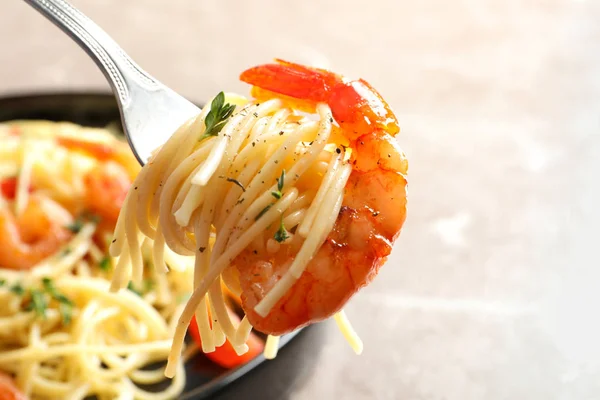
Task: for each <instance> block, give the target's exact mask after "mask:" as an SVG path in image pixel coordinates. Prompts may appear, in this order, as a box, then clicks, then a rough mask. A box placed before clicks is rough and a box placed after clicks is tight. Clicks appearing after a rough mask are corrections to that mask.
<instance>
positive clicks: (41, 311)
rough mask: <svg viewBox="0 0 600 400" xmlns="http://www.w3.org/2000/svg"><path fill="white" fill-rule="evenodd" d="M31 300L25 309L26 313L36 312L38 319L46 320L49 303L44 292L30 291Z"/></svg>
mask: <svg viewBox="0 0 600 400" xmlns="http://www.w3.org/2000/svg"><path fill="white" fill-rule="evenodd" d="M29 293H30V296H31V299H30V301H29V304H27V306H26V307H25V310H26V311H32V310H33V311H34V312H35V314H36V315H37V316H38V317H42V318H46V309H47V308H48V301H47V300H46V296H44V292H42V291H41V290H39V289H31V290H30V291H29Z"/></svg>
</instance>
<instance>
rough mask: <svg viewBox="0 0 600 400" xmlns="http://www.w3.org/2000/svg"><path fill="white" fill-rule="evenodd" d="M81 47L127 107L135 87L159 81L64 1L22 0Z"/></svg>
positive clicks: (155, 85) (152, 87) (153, 86)
mask: <svg viewBox="0 0 600 400" xmlns="http://www.w3.org/2000/svg"><path fill="white" fill-rule="evenodd" d="M25 2H26V3H28V4H29V5H31V6H32V7H33V8H35V9H36V10H37V11H39V12H40V13H41V14H42V15H44V16H45V17H46V18H48V19H49V20H50V21H51V22H52V23H54V24H55V25H56V26H58V27H59V28H60V29H62V30H63V31H64V32H65V33H66V34H67V35H69V36H70V37H71V38H72V39H73V40H75V42H77V44H79V46H80V47H81V48H83V49H84V50H85V51H86V52H87V53H88V54H89V55H90V56H91V57H92V59H93V60H94V62H95V63H96V64H97V65H98V67H99V68H100V69H101V70H102V72H103V73H104V76H105V77H106V79H107V80H108V82H109V83H110V86H111V88H112V90H113V92H114V94H115V96H116V97H117V99H118V100H119V102H120V103H121V106H122V107H127V105H129V102H130V101H131V92H132V90H135V86H142V87H143V88H145V89H147V90H152V89H154V88H157V87H158V86H160V84H159V83H158V81H156V80H155V79H154V78H152V77H151V76H150V75H148V73H146V72H145V71H144V70H143V69H141V68H140V67H139V66H138V65H137V64H135V63H134V62H133V60H131V58H129V57H128V56H127V55H126V54H125V52H124V51H123V49H121V48H120V47H119V45H117V44H116V43H115V41H114V40H112V39H111V38H110V36H109V35H108V34H107V33H106V32H104V30H102V28H100V27H99V26H98V25H96V24H95V23H94V22H92V21H91V20H90V19H89V18H88V17H86V16H85V15H84V14H83V13H82V12H81V11H79V10H77V9H76V8H75V7H73V6H72V5H71V4H69V3H68V2H66V1H65V0H25Z"/></svg>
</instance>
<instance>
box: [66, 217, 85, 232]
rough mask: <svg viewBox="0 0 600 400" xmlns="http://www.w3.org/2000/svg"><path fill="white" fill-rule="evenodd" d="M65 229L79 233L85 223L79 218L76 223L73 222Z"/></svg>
mask: <svg viewBox="0 0 600 400" xmlns="http://www.w3.org/2000/svg"><path fill="white" fill-rule="evenodd" d="M65 228H67V229H68V230H70V231H71V232H73V233H79V231H80V230H81V228H83V221H82V220H81V218H77V219H76V220H75V221H73V222H71V223H70V224H69V225H67V226H66V227H65Z"/></svg>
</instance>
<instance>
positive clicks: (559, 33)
mask: <svg viewBox="0 0 600 400" xmlns="http://www.w3.org/2000/svg"><path fill="white" fill-rule="evenodd" d="M73 3H74V4H75V5H76V6H78V7H80V8H81V9H82V10H83V11H84V12H85V13H86V14H88V15H89V16H90V17H91V18H93V19H94V20H96V21H97V22H98V23H99V24H100V25H101V26H103V27H104V28H105V29H106V30H107V31H108V32H109V33H110V34H111V35H113V36H114V38H115V39H116V40H117V41H118V42H119V43H120V44H122V46H123V47H124V48H125V50H126V51H128V52H129V53H130V54H131V55H132V56H133V58H134V59H135V60H136V61H137V62H138V63H139V64H140V65H142V66H143V67H144V68H145V69H147V70H148V71H149V72H150V73H152V74H154V75H155V76H156V77H157V78H158V79H160V80H161V81H163V82H164V83H165V84H167V85H169V86H171V87H172V88H174V89H175V90H177V91H179V92H181V93H182V94H184V95H186V96H188V97H189V98H191V99H194V100H200V101H201V100H203V99H206V98H208V97H210V96H212V95H214V94H215V93H216V92H217V91H219V90H222V89H224V90H229V91H240V92H242V93H247V88H246V87H245V86H244V85H242V84H241V83H239V82H238V81H237V76H238V74H239V72H240V71H242V70H243V69H244V68H245V67H248V66H251V65H254V64H258V63H262V62H266V61H269V60H270V59H272V58H274V57H282V58H288V59H292V60H294V61H299V62H303V63H310V64H315V65H318V66H322V67H328V68H332V69H334V70H336V71H339V72H344V73H346V74H347V75H350V76H354V77H359V76H360V77H363V78H365V79H367V80H368V81H369V82H371V83H372V84H373V85H374V86H375V87H377V88H378V89H380V91H381V92H382V93H383V95H384V97H385V98H386V99H387V100H388V101H389V102H390V104H391V105H392V107H394V108H395V110H396V111H397V114H398V117H399V119H400V122H401V125H402V129H403V132H402V134H401V135H400V136H399V139H398V140H399V142H400V143H401V145H402V146H403V148H404V150H405V151H406V153H407V154H408V157H409V160H410V162H411V167H410V168H411V169H410V192H409V196H410V197H409V207H410V208H409V215H408V219H407V222H406V225H405V228H404V231H403V233H402V235H401V237H400V239H399V241H398V244H397V246H396V248H395V250H394V253H393V256H392V257H391V258H390V260H389V262H388V264H387V265H386V266H385V267H384V268H383V269H382V270H381V273H380V276H379V277H378V279H377V280H376V281H375V282H374V283H373V284H372V285H371V286H370V287H368V288H366V289H365V290H363V291H362V293H361V294H360V295H359V296H357V297H356V298H355V299H353V300H352V301H351V302H350V304H349V305H348V307H347V313H348V315H349V317H350V318H351V321H352V322H353V324H354V326H355V328H356V330H357V331H358V332H359V333H360V335H361V337H362V339H363V340H364V343H365V351H364V354H363V355H362V356H360V357H357V356H355V355H354V354H353V353H352V351H351V350H350V348H349V347H348V346H347V344H346V343H345V342H344V340H343V338H342V336H341V335H340V334H339V333H338V332H337V330H336V327H335V324H333V323H332V322H327V323H325V324H323V325H322V326H320V327H318V328H317V330H316V332H317V333H315V334H312V333H311V335H312V336H311V337H312V339H311V340H312V342H311V343H313V344H314V346H315V348H314V349H312V350H310V351H308V352H307V353H306V356H305V360H306V363H304V364H302V366H301V368H300V369H299V370H293V371H290V372H293V375H294V379H291V380H288V381H285V387H280V386H282V384H283V383H284V382H273V383H272V384H273V385H275V389H273V388H272V389H271V390H270V392H273V393H276V394H274V395H272V397H273V398H289V399H300V400H302V399H406V400H413V399H414V400H426V399H427V400H442V399H443V400H471V399H490V400H500V399H540V400H541V399H544V400H545V399H548V400H554V399H561V400H562V399H575V400H579V399H581V400H586V399H598V398H600V379H599V378H600V344H599V341H598V338H599V337H600V324H599V323H598V300H599V299H600V295H599V294H598V290H597V288H598V286H599V285H600V282H599V279H598V278H600V273H599V272H598V269H599V268H600V257H599V255H598V247H599V245H598V242H599V235H598V223H599V222H600V211H599V204H600V190H599V187H600V182H599V179H598V177H597V174H598V172H600V158H599V156H600V73H599V71H600V24H599V23H598V21H599V20H600V3H598V2H597V1H594V0H579V1H576V0H570V1H566V0H564V1H562V0H561V1H559V0H542V1H533V0H531V1H517V0H506V1H502V0H488V1H483V0H455V1H452V2H448V1H443V0H424V1H419V2H412V1H398V0H381V1H370V2H364V1H350V0H348V1H341V0H340V1H324V2H319V3H318V2H309V1H293V2H292V1H276V0H272V1H267V0H254V1H233V0H224V1H214V0H174V1H170V2H167V1H163V0H136V1H133V0H127V1H125V0H123V1H120V0H77V1H75V0H74V1H73ZM0 52H1V55H0V94H4V93H20V92H26V91H38V90H51V89H89V88H91V89H107V88H108V86H107V84H106V82H105V81H104V79H103V77H102V75H101V74H100V72H98V71H97V70H96V68H95V66H94V64H93V63H92V62H91V61H90V60H88V59H87V58H86V56H85V55H84V53H83V52H82V51H80V50H79V49H78V48H77V47H76V45H75V44H74V43H72V42H71V41H70V40H69V39H68V38H67V37H66V36H63V34H62V33H60V32H59V31H58V30H57V29H56V28H54V27H53V26H52V25H50V23H48V22H47V21H46V20H44V19H43V18H42V17H41V16H39V15H37V14H36V13H35V12H34V11H33V10H31V9H29V8H28V7H27V6H26V5H25V4H24V3H23V2H22V1H19V0H2V11H1V12H0ZM309 347H310V346H309ZM270 392H269V393H270ZM265 393H266V392H265ZM265 396H266V397H267V395H266V394H265Z"/></svg>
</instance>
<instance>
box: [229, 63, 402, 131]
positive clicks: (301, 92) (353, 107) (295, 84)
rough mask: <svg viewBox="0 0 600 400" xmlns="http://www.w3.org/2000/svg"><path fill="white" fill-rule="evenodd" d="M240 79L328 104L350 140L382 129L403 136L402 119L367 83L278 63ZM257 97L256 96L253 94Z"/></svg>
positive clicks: (312, 69)
mask: <svg viewBox="0 0 600 400" xmlns="http://www.w3.org/2000/svg"><path fill="white" fill-rule="evenodd" d="M275 61H276V62H277V63H276V64H263V65H259V66H256V67H253V68H250V69H247V70H246V71H244V72H242V74H241V75H240V80H242V81H243V82H246V83H249V84H251V85H253V86H254V87H258V88H260V89H263V90H266V91H269V92H272V93H274V94H279V95H283V96H287V97H291V98H294V99H298V100H303V101H307V102H311V103H327V104H328V105H329V107H330V108H331V111H332V113H333V117H334V118H335V120H336V121H337V122H338V123H339V124H340V126H341V127H342V128H344V129H345V131H346V132H347V133H348V135H349V137H350V138H356V137H358V136H360V135H364V134H366V133H368V132H371V131H373V130H374V129H380V130H383V131H385V132H386V133H388V134H390V135H392V136H393V135H396V134H397V133H398V132H400V127H399V126H398V119H397V118H396V116H395V115H394V113H393V111H392V109H391V108H390V106H389V105H388V104H387V103H386V101H385V100H384V99H383V97H382V96H381V95H380V94H379V93H378V92H377V91H376V90H375V89H374V88H373V87H372V86H371V85H370V84H369V83H368V82H366V81H365V80H363V79H359V80H349V79H346V78H344V77H342V76H341V75H338V74H335V73H333V72H330V71H327V70H324V69H320V68H312V67H306V66H304V65H300V64H296V63H293V62H289V61H283V60H279V59H277V60H275ZM253 94H255V93H253Z"/></svg>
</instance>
